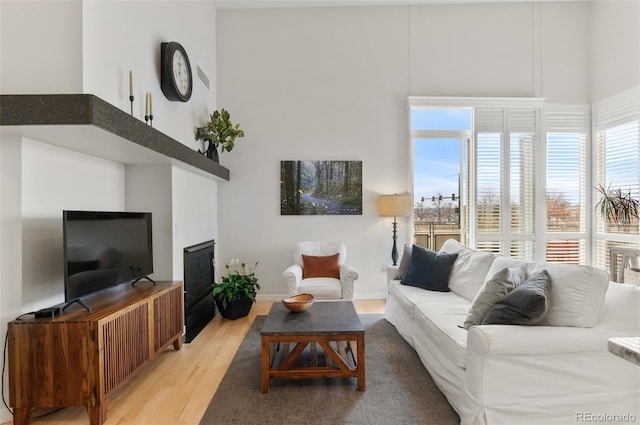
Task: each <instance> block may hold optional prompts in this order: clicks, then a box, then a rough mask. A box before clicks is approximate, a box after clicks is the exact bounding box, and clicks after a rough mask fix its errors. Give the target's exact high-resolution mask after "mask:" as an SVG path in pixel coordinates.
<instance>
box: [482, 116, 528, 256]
mask: <svg viewBox="0 0 640 425" xmlns="http://www.w3.org/2000/svg"><path fill="white" fill-rule="evenodd" d="M538 115H539V113H538V108H535V107H529V106H526V107H521V108H520V107H519V108H516V107H506V108H481V107H480V108H477V109H476V115H475V117H476V119H475V122H474V124H475V127H476V158H477V169H476V173H477V186H476V187H477V196H476V199H477V227H476V229H477V241H478V242H477V243H478V245H477V246H478V248H480V249H483V250H487V251H490V252H494V253H501V254H505V255H510V256H513V257H516V258H521V259H524V260H535V254H536V250H535V243H536V239H535V235H536V172H535V170H536V162H537V160H536V157H537V126H538Z"/></svg>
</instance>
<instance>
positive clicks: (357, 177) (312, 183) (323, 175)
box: [280, 161, 362, 215]
mask: <svg viewBox="0 0 640 425" xmlns="http://www.w3.org/2000/svg"><path fill="white" fill-rule="evenodd" d="M280 214H281V215H362V161H281V162H280Z"/></svg>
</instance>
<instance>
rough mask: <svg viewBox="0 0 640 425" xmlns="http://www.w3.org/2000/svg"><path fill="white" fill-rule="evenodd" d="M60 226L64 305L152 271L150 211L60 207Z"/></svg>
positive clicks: (141, 276)
mask: <svg viewBox="0 0 640 425" xmlns="http://www.w3.org/2000/svg"><path fill="white" fill-rule="evenodd" d="M62 227H63V238H64V242H63V245H64V295H65V301H67V303H68V304H67V305H69V302H70V301H74V300H79V299H80V298H81V297H83V296H85V295H88V294H90V293H93V292H97V291H101V290H103V289H107V288H110V287H112V286H115V285H119V284H121V283H125V282H134V281H136V280H137V279H140V278H143V277H146V276H147V275H149V274H151V273H153V250H152V238H151V213H145V212H142V213H138V212H102V211H63V217H62ZM81 304H82V303H81Z"/></svg>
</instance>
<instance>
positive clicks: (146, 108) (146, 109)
mask: <svg viewBox="0 0 640 425" xmlns="http://www.w3.org/2000/svg"><path fill="white" fill-rule="evenodd" d="M144 114H145V116H148V115H149V93H148V92H147V93H145V94H144Z"/></svg>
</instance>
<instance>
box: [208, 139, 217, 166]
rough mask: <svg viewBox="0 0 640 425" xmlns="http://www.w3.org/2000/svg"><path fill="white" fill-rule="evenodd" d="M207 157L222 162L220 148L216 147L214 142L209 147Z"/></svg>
mask: <svg viewBox="0 0 640 425" xmlns="http://www.w3.org/2000/svg"><path fill="white" fill-rule="evenodd" d="M207 158H209V159H211V160H213V161H215V162H217V163H220V158H218V148H216V147H215V146H214V145H213V144H212V143H209V147H208V148H207Z"/></svg>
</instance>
